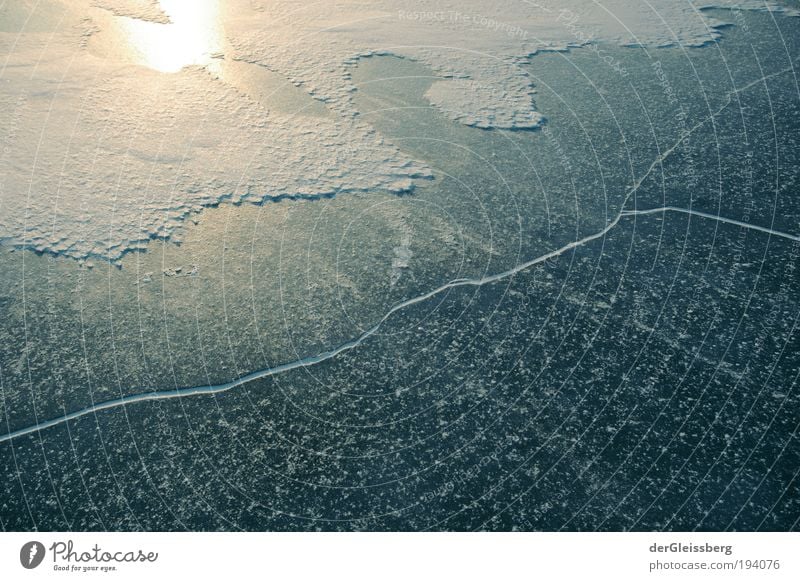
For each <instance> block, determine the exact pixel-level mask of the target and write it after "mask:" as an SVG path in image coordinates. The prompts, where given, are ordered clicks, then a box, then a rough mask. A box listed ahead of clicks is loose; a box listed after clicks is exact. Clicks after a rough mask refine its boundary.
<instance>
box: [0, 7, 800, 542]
mask: <svg viewBox="0 0 800 581" xmlns="http://www.w3.org/2000/svg"><path fill="white" fill-rule="evenodd" d="M715 16H717V17H718V18H720V19H722V20H728V21H731V22H734V23H736V26H734V27H731V28H726V29H724V31H723V32H724V39H723V40H722V41H721V42H720V43H719V44H714V45H709V46H706V47H703V48H691V49H682V48H661V49H653V48H648V49H645V48H621V47H617V46H613V45H602V46H601V48H602V50H603V51H604V53H603V56H604V57H610V59H607V60H603V59H601V58H600V56H599V53H598V52H597V51H596V50H595V49H593V48H582V49H575V50H572V51H570V52H552V53H542V54H538V55H536V56H534V57H533V58H532V59H531V60H530V63H529V64H527V65H525V67H526V70H527V71H528V72H529V73H530V74H531V75H532V77H533V79H534V84H535V87H536V90H537V93H536V94H535V96H534V99H535V102H536V106H537V110H538V111H540V112H542V114H544V115H545V117H546V118H547V123H546V124H545V125H544V126H543V128H541V129H539V130H536V131H501V130H493V131H486V130H482V129H478V128H474V127H468V126H465V125H464V124H459V123H456V122H454V121H453V120H452V119H450V118H448V116H447V115H445V114H443V113H442V111H441V110H439V109H438V108H433V107H431V106H430V102H429V101H428V100H426V99H425V98H424V97H423V96H424V94H425V93H426V91H427V90H428V89H429V88H430V87H431V86H432V84H433V83H434V82H435V81H436V74H435V73H434V72H433V71H432V70H431V69H430V68H429V67H427V66H425V65H424V64H422V63H419V62H412V61H411V60H409V59H401V58H397V57H391V56H372V57H369V58H362V59H361V60H360V61H359V63H358V66H357V68H356V69H355V70H354V72H353V76H352V82H353V84H354V86H355V87H356V90H355V92H354V94H353V101H354V103H355V105H356V107H357V110H358V112H359V118H360V119H361V120H362V121H365V122H367V123H369V124H370V125H371V126H373V127H374V128H376V129H377V130H378V131H379V132H380V133H381V134H382V135H384V136H385V137H386V138H387V139H388V140H390V141H391V142H392V143H394V144H395V145H397V146H398V147H399V148H400V151H401V152H402V153H403V154H405V155H408V156H409V157H410V158H412V159H417V160H421V161H422V162H424V163H425V164H426V165H427V166H429V167H430V168H431V169H432V170H433V175H434V176H435V177H434V179H433V180H428V181H425V182H424V183H423V184H422V185H420V186H419V187H417V188H416V189H414V190H413V191H412V192H411V193H409V194H405V195H397V194H394V193H390V192H385V191H380V190H375V191H365V192H352V193H347V194H346V195H337V196H333V197H323V198H321V199H317V200H291V199H281V200H278V201H275V202H266V203H264V204H262V205H249V204H243V205H234V204H223V205H221V206H219V207H217V208H212V209H208V210H206V211H204V212H202V213H200V214H197V215H196V216H194V218H195V221H196V222H197V223H196V224H195V225H193V226H191V227H190V228H189V229H188V231H187V232H186V234H185V236H184V237H183V240H182V243H181V244H180V245H176V244H173V243H171V242H160V241H153V242H151V243H150V245H149V247H148V249H147V251H146V252H141V253H134V254H126V255H125V256H123V257H122V258H121V260H120V264H119V267H118V266H114V265H110V264H109V263H107V262H104V261H101V260H91V261H90V262H87V263H84V264H83V265H82V266H80V267H79V266H78V264H77V263H76V261H75V260H72V259H70V258H54V257H52V256H47V255H38V254H35V253H33V252H30V251H25V250H19V249H17V250H13V251H12V248H11V247H5V248H3V249H2V251H0V272H2V273H3V275H2V276H1V277H0V309H2V312H3V313H4V316H3V318H2V321H1V322H0V372H1V373H2V375H0V382H2V384H1V387H2V398H1V399H0V406H1V410H2V413H1V414H0V418H3V422H2V423H3V425H4V428H3V429H0V440H1V441H0V470H2V473H1V474H0V481H2V483H3V484H2V488H0V525H2V528H3V529H25V530H29V529H34V528H38V529H42V530H45V529H75V530H94V529H112V530H129V529H132V530H135V529H170V530H171V529H184V528H188V529H192V530H236V529H250V530H315V529H323V530H423V529H424V530H428V529H431V530H473V529H488V530H561V529H565V530H598V529H599V530H628V529H632V530H652V529H671V530H692V529H700V530H727V529H734V530H756V529H761V530H763V529H766V530H789V529H792V528H795V527H796V526H797V523H798V518H800V496H798V493H797V473H798V466H800V449H798V443H797V438H796V430H797V426H798V423H797V422H798V417H800V406H799V405H798V404H799V401H798V397H799V396H798V393H797V387H798V385H797V383H798V370H799V369H800V350H798V349H797V344H798V339H797V321H798V315H799V314H800V304H798V292H797V291H798V288H800V285H799V284H798V283H800V278H799V275H798V272H797V260H798V252H800V244H799V243H798V241H797V237H798V235H800V202H798V198H797V181H798V171H800V170H798V167H800V166H799V165H798V159H797V156H798V152H800V148H798V143H797V136H798V135H800V131H798V129H800V128H798V125H797V119H798V106H800V92H799V91H798V84H797V83H798V81H797V78H796V67H797V64H798V63H797V59H798V57H800V46H798V43H800V28H799V27H800V21H798V19H795V18H785V17H781V16H774V15H771V14H764V13H731V12H720V13H719V14H715ZM609 63H613V64H614V66H610V65H609ZM230 66H237V65H235V64H234V65H230ZM620 67H622V68H623V69H624V74H622V73H621V72H620ZM265 74H266V73H265ZM260 83H261V81H259V80H255V81H253V82H252V83H250V84H249V85H248V86H249V87H251V88H253V87H255V88H256V89H253V90H257V88H258V87H259V86H263V85H261V84H260ZM292 99H297V101H296V102H297V106H298V107H303V106H305V103H304V102H303V101H302V100H301V99H300V97H299V96H295V95H293V94H292V93H291V91H288V92H285V93H283V94H282V95H281V97H280V100H279V101H280V103H281V107H283V108H284V109H285V110H286V111H290V110H291V108H292V103H293V101H292ZM300 103H303V104H302V105H301V104H300ZM316 112H317V114H318V115H319V116H321V117H324V116H325V111H324V109H317V111H316ZM249 374H253V375H252V376H250V375H249ZM237 378H245V379H246V381H241V382H238V383H237V384H236V385H232V384H231V382H234V383H236V381H235V380H237ZM204 386H211V388H210V389H208V388H207V387H204ZM186 388H189V390H188V391H187V390H186ZM193 388H196V389H193ZM223 388H225V389H223ZM227 388H230V389H227ZM203 391H214V392H215V393H213V394H210V395H209V394H206V395H203V394H202V392H203ZM142 394H145V395H142ZM146 394H151V395H146ZM153 394H155V395H153ZM106 402H111V404H110V405H109V404H107V403H106ZM98 404H100V405H98ZM93 405H94V406H96V407H95V408H94V409H93V408H92V406H93ZM103 406H107V409H99V408H102V407H103ZM86 412H88V413H86ZM68 414H74V415H75V416H76V417H75V419H72V420H70V421H57V423H56V424H55V425H52V426H51V427H46V428H45V429H41V430H37V431H32V432H30V433H26V434H23V435H19V436H17V437H13V438H8V437H4V436H3V435H2V434H11V433H14V432H16V431H18V430H26V429H29V428H31V427H32V426H37V425H39V426H40V427H41V426H42V425H43V422H47V421H50V420H58V418H59V417H61V418H63V416H65V415H68Z"/></svg>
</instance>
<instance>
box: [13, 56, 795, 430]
mask: <svg viewBox="0 0 800 581" xmlns="http://www.w3.org/2000/svg"><path fill="white" fill-rule="evenodd" d="M790 70H791V69H785V70H781V71H778V72H776V73H772V74H770V75H767V76H765V77H763V78H760V79H757V80H754V81H752V82H750V83H747V84H746V85H744V86H742V87H739V88H737V89H734V90H732V91H729V92H728V94H727V98H726V99H725V102H724V103H723V104H722V106H720V107H719V108H718V109H717V111H716V112H714V113H713V114H712V115H709V116H708V117H706V118H705V119H703V120H702V121H700V122H698V123H697V124H696V125H695V126H694V127H692V128H691V129H690V130H688V131H686V132H684V133H683V134H682V135H681V136H680V137H679V138H678V139H677V141H676V142H675V143H674V144H673V145H672V146H671V147H669V148H668V149H666V150H664V151H663V152H662V153H661V154H660V155H658V156H657V157H656V158H655V159H654V160H653V162H652V163H651V164H650V166H649V167H648V169H647V171H646V172H645V173H644V174H643V175H642V176H641V177H639V178H638V179H637V180H635V181H634V183H633V185H632V186H631V187H630V189H629V190H628V193H627V194H626V196H625V199H624V200H623V202H622V204H621V205H620V208H621V209H620V211H619V213H617V215H616V217H615V218H614V219H613V220H611V221H610V222H608V223H607V224H606V226H605V227H604V228H603V229H602V230H600V231H598V232H596V233H594V234H590V235H589V236H586V237H584V238H581V239H579V240H574V241H572V242H570V243H569V244H566V245H564V246H562V247H560V248H557V249H556V250H552V251H550V252H548V253H546V254H542V255H541V256H537V257H536V258H533V259H531V260H528V261H527V262H523V263H521V264H518V265H517V266H515V267H513V268H511V269H509V270H505V271H503V272H499V273H496V274H492V275H489V276H485V277H482V278H459V279H455V280H451V281H450V282H448V283H445V284H443V285H442V286H439V287H437V288H435V289H433V290H431V291H428V292H427V293H425V294H422V295H419V296H417V297H413V298H410V299H407V300H405V301H402V302H400V303H397V304H396V305H394V306H393V307H392V308H391V309H389V310H388V311H387V312H386V314H385V315H383V317H382V318H381V319H380V320H379V321H378V322H377V323H376V324H375V325H373V326H372V327H370V328H369V329H368V330H366V331H364V332H363V333H362V334H361V335H359V336H358V337H357V338H355V339H352V340H350V341H347V342H346V343H343V344H341V345H339V346H338V347H336V348H335V349H332V350H330V351H323V352H322V353H318V354H316V355H311V356H308V357H304V358H302V359H297V360H295V361H292V362H289V363H282V364H280V365H277V366H275V367H267V368H265V369H260V370H257V371H253V372H252V373H248V374H247V375H243V376H242V377H239V378H238V379H234V380H233V381H229V382H226V383H220V384H216V385H199V386H193V387H183V388H175V389H170V390H161V391H150V392H144V393H136V394H133V395H126V396H123V397H119V398H116V399H111V400H107V401H104V402H100V403H97V404H94V405H91V406H89V407H86V408H83V409H80V410H77V411H74V412H70V413H67V414H65V415H63V416H59V417H57V418H53V419H51V420H46V421H42V422H39V423H37V424H35V425H32V426H28V427H25V428H20V429H18V430H14V431H13V432H8V433H6V434H3V435H2V436H0V443H3V442H8V441H10V440H13V439H14V438H19V437H20V436H25V435H28V434H33V433H37V432H39V431H41V430H45V429H47V428H52V427H54V426H58V425H60V424H63V423H66V422H69V421H71V420H75V419H78V418H81V417H83V416H86V415H89V414H94V413H97V412H101V411H104V410H108V409H113V408H116V407H120V406H125V405H128V404H134V403H139V402H145V401H156V400H165V399H175V398H180V397H191V396H194V395H212V394H216V393H223V392H226V391H229V390H231V389H233V388H235V387H239V386H241V385H244V384H246V383H250V382H252V381H256V380H259V379H263V378H266V377H272V376H274V375H279V374H281V373H286V372H288V371H292V370H294V369H300V368H303V367H311V366H313V365H317V364H319V363H322V362H324V361H328V360H329V359H333V358H334V357H336V356H338V355H340V354H342V353H345V352H347V351H350V350H351V349H354V348H356V347H358V346H359V345H361V344H362V343H363V342H364V341H366V340H367V339H368V338H369V337H371V336H372V335H374V334H375V333H376V332H377V331H378V330H379V329H380V327H381V326H382V325H383V324H384V323H385V322H386V321H387V320H388V319H389V318H390V317H391V316H392V315H394V314H395V313H396V312H398V311H401V310H403V309H405V308H407V307H410V306H412V305H416V304H418V303H422V302H424V301H427V300H428V299H430V298H433V297H435V296H437V295H439V294H441V293H443V292H445V291H448V290H450V289H454V288H459V287H467V286H474V287H480V286H483V285H486V284H491V283H494V282H497V281H500V280H504V279H507V278H510V277H513V276H514V275H515V274H517V273H519V272H522V271H524V270H527V269H529V268H531V267H534V266H536V265H538V264H541V263H543V262H546V261H547V260H550V259H552V258H556V257H558V256H561V255H562V254H564V253H566V252H569V251H570V250H573V249H575V248H578V247H580V246H584V245H585V244H588V243H589V242H592V241H594V240H597V239H599V238H602V237H603V236H605V235H606V234H607V233H608V232H609V231H611V230H612V229H613V228H614V227H616V226H617V224H619V222H620V221H621V220H622V218H627V217H631V216H647V215H652V214H659V213H662V214H663V213H666V212H678V213H682V214H689V215H692V216H697V217H699V218H704V219H710V220H717V221H719V222H724V223H726V224H730V225H734V226H739V227H741V228H748V229H750V230H755V231H757V232H762V233H766V234H769V235H773V236H777V237H780V238H785V239H787V240H792V241H794V242H798V241H800V236H799V235H794V234H788V233H786V232H781V231H778V230H773V229H771V228H765V227H763V226H758V225H756V224H750V223H748V222H740V221H738V220H733V219H730V218H725V217H723V216H719V215H715V214H709V213H707V212H702V211H699V210H692V209H687V208H679V207H675V206H662V207H659V208H652V209H643V210H639V209H635V210H625V206H626V205H627V203H628V201H629V200H630V199H631V196H633V195H634V194H635V193H636V192H637V191H638V190H639V188H640V187H641V186H642V184H643V183H644V181H645V180H646V179H647V178H648V177H649V176H650V174H651V173H652V172H653V171H654V170H655V169H656V168H657V167H659V166H660V165H661V164H662V163H663V162H664V161H665V160H666V159H667V158H668V157H669V156H670V155H672V153H673V152H675V151H676V150H677V148H678V147H680V146H681V144H682V143H683V142H684V141H685V140H686V139H688V138H689V136H691V135H692V134H694V132H695V131H697V130H698V129H699V128H701V127H702V126H704V125H705V124H706V123H707V122H708V121H710V120H711V119H713V118H715V117H716V116H717V115H719V114H720V113H722V112H723V111H724V110H725V109H726V108H727V107H728V105H730V103H731V101H732V99H733V96H734V95H735V94H737V93H740V92H742V91H745V90H747V89H749V88H751V87H754V86H756V85H758V84H760V83H763V82H766V81H767V80H768V79H770V78H772V77H775V76H777V75H780V74H783V73H785V72H787V71H790ZM142 389H144V388H142Z"/></svg>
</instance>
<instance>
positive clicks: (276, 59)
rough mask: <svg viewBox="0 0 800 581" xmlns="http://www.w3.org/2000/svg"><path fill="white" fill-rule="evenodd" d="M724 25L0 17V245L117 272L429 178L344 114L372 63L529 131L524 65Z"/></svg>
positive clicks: (633, 5) (567, 10)
mask: <svg viewBox="0 0 800 581" xmlns="http://www.w3.org/2000/svg"><path fill="white" fill-rule="evenodd" d="M727 4H730V5H731V6H734V5H735V6H738V7H739V8H741V9H754V10H776V11H781V12H785V13H787V14H791V15H794V16H797V13H796V12H795V11H793V10H792V9H789V8H785V7H782V6H780V5H779V4H775V3H765V2H763V1H760V0H759V1H755V0H752V1H750V0H737V1H735V2H734V1H730V2H726V1H722V0H721V1H720V2H716V3H715V5H716V6H720V5H722V6H725V5H727ZM187 7H188V8H187ZM202 15H205V16H206V17H208V18H209V19H210V20H209V21H208V22H206V21H204V20H203V19H202ZM721 24H722V23H721V22H719V21H717V20H715V19H714V18H712V17H711V16H710V15H709V14H708V13H707V12H705V11H703V10H699V9H698V8H697V7H696V6H695V5H693V4H691V3H690V2H684V1H682V0H653V1H652V2H650V3H643V2H639V1H638V0H604V1H603V2H602V3H596V2H592V1H589V0H561V1H559V2H556V1H554V0H553V1H551V0H542V1H537V2H531V1H522V0H503V1H499V2H493V3H491V4H490V3H488V2H485V1H484V0H461V1H459V2H450V1H437V2H431V1H425V0H403V1H393V0H376V1H374V2H370V3H364V2H357V1H355V0H338V1H337V2H328V1H325V2H317V3H301V2H295V1H291V2H290V1H281V0H275V1H271V0H270V1H267V0H229V1H225V0H219V1H217V0H185V1H183V0H162V1H161V2H158V1H156V0H121V1H114V0H74V1H71V2H67V3H65V2H58V1H56V0H40V1H33V0H19V1H17V2H13V3H5V4H3V6H2V7H0V51H1V52H2V54H3V55H4V58H3V60H2V65H0V110H2V111H3V113H2V115H1V116H0V149H1V151H0V240H4V241H7V242H10V243H13V244H16V245H25V246H27V247H30V248H33V249H35V250H38V251H41V252H50V253H55V254H61V255H66V256H70V257H73V258H77V259H85V258H87V257H90V256H94V257H100V258H104V259H107V260H111V261H117V260H119V259H120V258H121V257H122V256H123V255H124V254H125V253H126V252H128V251H130V250H141V249H144V248H146V245H147V243H148V241H149V240H151V239H153V238H168V239H171V240H179V238H180V235H181V230H182V228H183V226H184V222H185V219H186V217H187V216H188V215H190V214H193V213H196V212H199V211H201V210H202V209H203V208H205V207H208V206H214V205H217V204H219V203H222V202H226V201H231V202H237V203H238V202H253V203H262V202H264V201H265V200H269V199H281V198H284V197H309V198H316V197H320V196H329V195H335V194H340V193H345V192H353V191H362V192H369V191H375V190H388V191H392V192H404V191H409V190H411V189H413V187H414V185H415V183H416V182H417V180H420V179H426V178H429V177H431V175H432V174H431V170H430V169H429V168H428V167H426V165H425V164H424V163H422V162H420V161H418V160H414V159H410V158H409V157H408V156H407V155H405V154H404V153H403V152H401V151H400V150H399V149H398V148H397V147H395V146H394V145H393V144H391V143H389V142H387V141H386V140H385V139H384V138H383V137H382V136H381V135H380V134H379V133H377V132H376V130H375V129H374V128H372V127H371V126H370V125H369V124H368V123H367V122H366V121H365V120H362V119H361V118H360V117H359V116H358V115H357V113H356V111H355V107H354V105H353V101H352V93H353V91H354V90H355V87H354V86H353V85H352V81H351V79H350V72H351V70H352V67H353V66H355V64H356V63H357V62H358V59H359V58H361V57H364V56H367V55H375V54H392V55H397V56H401V57H404V58H409V59H414V60H417V61H419V62H422V63H424V64H426V65H427V66H428V67H430V69H431V70H432V71H434V73H435V74H436V75H438V77H439V78H438V79H437V80H436V81H435V82H434V83H433V84H432V86H431V88H430V90H429V91H428V92H427V94H426V98H427V99H428V100H429V102H430V103H431V104H432V105H433V106H435V107H437V108H438V109H439V110H440V111H441V113H442V114H443V115H445V116H446V117H448V118H450V119H452V120H454V121H455V122H459V123H463V124H465V125H469V126H474V127H479V128H484V129H492V128H494V129H530V128H535V127H537V126H538V125H540V124H541V122H542V119H543V115H546V114H547V112H546V111H542V112H539V111H537V109H536V107H535V86H534V83H533V81H532V79H531V78H530V76H529V75H528V74H527V73H526V70H525V69H524V68H523V67H522V66H521V65H522V64H526V63H529V62H531V58H532V57H533V55H535V54H536V53H537V52H540V51H543V50H563V49H566V48H569V47H575V46H581V45H584V44H587V43H590V42H601V41H602V42H614V43H618V44H622V45H642V46H652V47H661V46H669V45H676V44H680V45H687V46H699V45H702V44H705V43H708V42H710V41H713V40H714V39H716V38H718V37H719V35H720V31H719V28H720V25H721ZM137 43H139V44H142V46H137ZM147 43H150V45H147ZM156 58H158V59H161V60H159V61H158V62H156V60H155V59H156ZM165 59H166V60H165ZM243 67H244V68H250V69H253V70H254V71H262V72H264V73H265V74H270V75H273V76H274V77H275V78H278V79H280V80H281V81H283V82H285V83H286V84H291V85H293V86H296V87H298V88H299V89H298V90H297V94H298V98H297V108H296V110H287V109H286V108H285V107H282V108H281V107H276V108H273V107H271V106H270V103H269V99H268V98H265V99H260V98H258V97H254V95H255V94H257V93H258V91H257V90H255V91H254V90H252V89H254V87H253V86H252V83H253V82H254V81H253V79H258V78H260V77H259V76H258V75H253V76H252V78H251V79H249V80H248V79H247V78H246V77H248V75H243V74H242V73H241V70H242V68H243ZM237 71H238V72H237ZM256 89H257V87H256ZM320 103H324V111H325V114H319V108H320Z"/></svg>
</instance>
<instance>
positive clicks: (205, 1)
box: [117, 0, 223, 73]
mask: <svg viewBox="0 0 800 581" xmlns="http://www.w3.org/2000/svg"><path fill="white" fill-rule="evenodd" d="M159 4H160V5H161V8H162V9H163V10H164V12H165V13H166V14H167V16H169V19H170V24H158V23H155V22H147V21H144V20H137V19H134V18H118V19H117V24H118V26H119V27H120V29H121V30H120V34H121V35H122V37H123V38H124V39H125V43H126V44H127V45H128V47H129V50H130V51H131V53H132V56H133V59H134V61H135V62H137V63H139V64H141V65H144V66H146V67H149V68H151V69H154V70H157V71H161V72H164V73H174V72H177V71H179V70H181V69H182V68H183V67H187V66H190V65H199V66H206V65H208V64H210V63H211V62H212V61H213V59H214V58H215V57H217V56H219V55H220V54H221V53H222V50H223V32H222V25H221V23H220V10H219V0H160V2H159Z"/></svg>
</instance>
